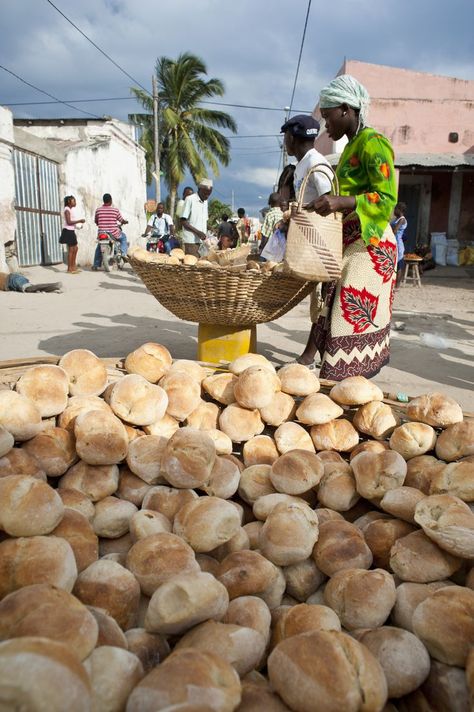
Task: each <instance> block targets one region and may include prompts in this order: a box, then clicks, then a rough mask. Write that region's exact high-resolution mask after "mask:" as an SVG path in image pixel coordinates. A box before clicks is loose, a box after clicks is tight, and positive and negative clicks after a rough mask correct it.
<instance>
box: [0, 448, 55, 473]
mask: <svg viewBox="0 0 474 712" xmlns="http://www.w3.org/2000/svg"><path fill="white" fill-rule="evenodd" d="M10 475H28V476H29V477H35V478H36V479H38V480H43V481H46V473H45V471H44V470H42V469H41V467H40V465H39V463H38V461H37V460H36V458H34V457H33V456H32V455H30V454H29V453H27V452H26V450H24V449H23V448H20V447H14V448H12V449H11V450H9V451H8V452H7V454H6V455H4V456H3V457H0V477H9V476H10Z"/></svg>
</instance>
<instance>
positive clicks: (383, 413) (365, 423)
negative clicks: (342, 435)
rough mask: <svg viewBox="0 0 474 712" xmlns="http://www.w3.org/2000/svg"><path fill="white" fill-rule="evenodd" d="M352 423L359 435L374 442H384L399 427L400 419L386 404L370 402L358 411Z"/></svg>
mask: <svg viewBox="0 0 474 712" xmlns="http://www.w3.org/2000/svg"><path fill="white" fill-rule="evenodd" d="M353 423H354V426H355V427H356V428H357V430H359V431H360V432H361V433H365V434H366V435H370V436H371V437H372V438H375V439H376V440H385V438H387V437H389V436H390V435H391V434H392V432H393V430H394V429H395V428H396V427H397V426H398V425H400V418H399V417H398V416H397V415H396V413H394V412H393V410H392V409H391V408H390V406H389V405H387V404H386V403H382V402H381V401H371V402H370V403H366V404H365V405H363V406H361V407H360V408H359V409H358V411H357V412H356V413H355V415H354V420H353Z"/></svg>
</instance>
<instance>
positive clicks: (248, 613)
mask: <svg viewBox="0 0 474 712" xmlns="http://www.w3.org/2000/svg"><path fill="white" fill-rule="evenodd" d="M222 620H223V622H224V623H233V624H234V625H238V626H244V627H246V628H253V630H256V631H257V632H258V633H260V635H261V636H262V637H263V638H264V640H265V642H268V641H269V639H270V625H271V613H270V609H269V608H268V606H267V604H266V603H265V601H263V600H262V599H261V598H258V597H257V596H239V597H238V598H234V599H233V600H232V601H230V602H229V607H228V609H227V613H226V614H225V616H224V618H223V619H222Z"/></svg>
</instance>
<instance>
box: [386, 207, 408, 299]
mask: <svg viewBox="0 0 474 712" xmlns="http://www.w3.org/2000/svg"><path fill="white" fill-rule="evenodd" d="M406 211H407V206H406V205H405V203H397V204H396V205H395V207H394V209H393V220H391V222H390V226H391V228H392V230H393V234H394V235H395V239H396V241H397V280H396V282H395V286H396V287H399V286H400V282H401V281H402V274H403V268H404V266H405V260H404V259H403V258H404V256H405V242H404V240H403V233H404V232H405V230H406V229H407V225H408V222H407V219H406V217H405V213H406Z"/></svg>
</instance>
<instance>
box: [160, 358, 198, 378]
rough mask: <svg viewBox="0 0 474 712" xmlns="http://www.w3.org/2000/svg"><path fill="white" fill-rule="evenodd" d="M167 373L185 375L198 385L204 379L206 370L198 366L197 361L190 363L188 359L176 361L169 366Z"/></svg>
mask: <svg viewBox="0 0 474 712" xmlns="http://www.w3.org/2000/svg"><path fill="white" fill-rule="evenodd" d="M168 372H169V373H178V372H179V373H185V374H186V375H187V376H191V378H193V379H194V380H195V381H198V383H202V381H203V380H204V379H205V378H206V375H207V372H206V369H205V368H203V367H202V366H200V365H199V364H198V363H197V361H191V360H190V359H185V358H181V359H176V361H173V363H172V364H171V366H170V369H169V371H168Z"/></svg>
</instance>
